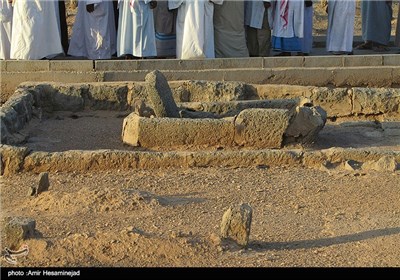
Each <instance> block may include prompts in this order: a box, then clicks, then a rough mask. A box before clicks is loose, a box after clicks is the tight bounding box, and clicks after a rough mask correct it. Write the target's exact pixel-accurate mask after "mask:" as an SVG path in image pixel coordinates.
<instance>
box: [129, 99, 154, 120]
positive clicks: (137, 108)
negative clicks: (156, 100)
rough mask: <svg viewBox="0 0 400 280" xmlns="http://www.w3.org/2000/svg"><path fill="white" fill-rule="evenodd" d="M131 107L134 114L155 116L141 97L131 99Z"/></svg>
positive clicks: (147, 116) (148, 116)
mask: <svg viewBox="0 0 400 280" xmlns="http://www.w3.org/2000/svg"><path fill="white" fill-rule="evenodd" d="M133 109H134V112H135V113H136V115H138V116H140V117H146V118H150V117H151V116H155V113H154V111H153V109H152V108H150V107H148V106H147V105H146V103H145V102H144V101H143V100H142V99H135V100H134V101H133Z"/></svg>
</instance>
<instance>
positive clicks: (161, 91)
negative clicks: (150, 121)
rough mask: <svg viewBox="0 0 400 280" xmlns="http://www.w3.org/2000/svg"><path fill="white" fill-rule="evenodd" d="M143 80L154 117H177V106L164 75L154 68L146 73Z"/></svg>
mask: <svg viewBox="0 0 400 280" xmlns="http://www.w3.org/2000/svg"><path fill="white" fill-rule="evenodd" d="M145 80H146V91H147V95H148V98H149V100H150V102H151V103H152V105H153V110H154V113H155V114H156V117H171V118H179V112H178V107H177V106H176V103H175V101H174V98H173V96H172V92H171V88H170V87H169V85H168V82H167V80H166V78H165V77H164V75H163V74H162V73H161V72H160V71H158V70H155V71H152V72H150V73H149V74H147V75H146V78H145Z"/></svg>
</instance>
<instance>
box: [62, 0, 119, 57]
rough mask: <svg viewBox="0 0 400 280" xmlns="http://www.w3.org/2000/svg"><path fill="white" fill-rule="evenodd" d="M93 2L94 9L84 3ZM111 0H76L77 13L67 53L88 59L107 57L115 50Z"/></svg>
mask: <svg viewBox="0 0 400 280" xmlns="http://www.w3.org/2000/svg"><path fill="white" fill-rule="evenodd" d="M89 4H94V5H95V8H94V11H93V12H91V13H89V12H87V11H86V5H89ZM113 9H114V8H113V4H112V2H111V1H107V0H104V1H103V0H86V1H85V0H81V1H78V13H77V15H76V18H75V24H74V27H73V29H72V36H71V41H70V44H69V50H68V54H69V55H72V56H83V57H87V58H89V59H109V58H111V56H112V55H113V54H114V53H115V52H116V37H117V36H116V32H115V22H114V10H113Z"/></svg>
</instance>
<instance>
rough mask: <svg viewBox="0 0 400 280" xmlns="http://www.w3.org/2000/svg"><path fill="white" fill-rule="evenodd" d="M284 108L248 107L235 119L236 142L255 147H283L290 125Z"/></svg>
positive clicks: (287, 112) (287, 113)
mask: <svg viewBox="0 0 400 280" xmlns="http://www.w3.org/2000/svg"><path fill="white" fill-rule="evenodd" d="M289 117H290V116H289V111H288V110H284V109H246V110H243V111H242V112H240V114H239V115H238V116H237V117H236V119H235V142H236V144H238V145H241V146H245V147H254V148H281V146H282V140H283V134H284V132H285V131H286V129H287V127H288V125H289Z"/></svg>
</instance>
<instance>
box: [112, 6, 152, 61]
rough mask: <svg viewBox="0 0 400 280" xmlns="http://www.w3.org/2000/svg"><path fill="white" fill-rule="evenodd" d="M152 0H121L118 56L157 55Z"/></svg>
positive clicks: (127, 57) (131, 57)
mask: <svg viewBox="0 0 400 280" xmlns="http://www.w3.org/2000/svg"><path fill="white" fill-rule="evenodd" d="M156 6H157V2H156V1H152V0H121V1H120V2H119V23H118V25H119V28H118V36H117V56H118V57H120V56H124V58H125V59H133V58H135V57H141V58H143V57H153V56H157V50H156V38H155V33H154V32H155V31H154V16H153V9H154V8H155V7H156Z"/></svg>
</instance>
